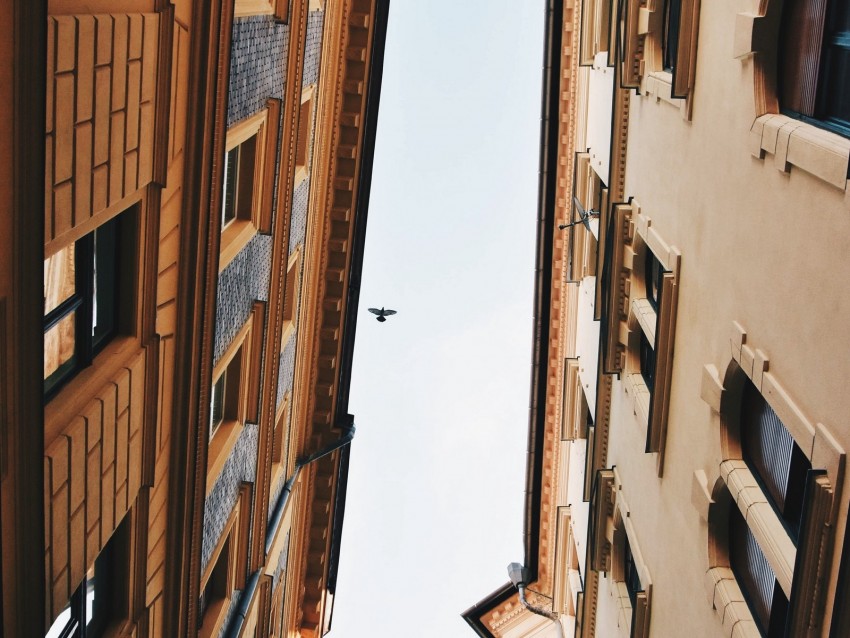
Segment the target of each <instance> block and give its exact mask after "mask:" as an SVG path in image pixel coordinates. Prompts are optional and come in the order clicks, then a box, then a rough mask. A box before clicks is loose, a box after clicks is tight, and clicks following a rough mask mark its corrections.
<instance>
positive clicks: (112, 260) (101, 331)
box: [44, 215, 124, 399]
mask: <svg viewBox="0 0 850 638" xmlns="http://www.w3.org/2000/svg"><path fill="white" fill-rule="evenodd" d="M123 217H124V215H120V216H118V217H114V218H113V219H111V220H110V221H108V222H106V223H105V224H103V225H102V226H100V227H99V228H97V229H96V230H94V231H93V232H91V233H89V234H88V235H86V236H85V237H82V238H81V239H79V240H77V241H76V243H74V244H73V245H72V246H68V247H66V248H64V249H63V250H62V251H60V252H59V253H57V254H56V255H53V256H51V257H49V258H48V259H47V260H45V272H46V277H45V294H44V300H45V311H46V313H45V315H44V347H45V370H44V394H45V398H48V399H49V398H51V397H52V396H53V395H54V394H55V393H56V392H57V391H58V390H59V389H60V388H61V387H62V385H64V384H65V383H66V382H68V381H69V380H70V379H71V378H72V377H73V376H74V375H75V374H76V373H77V372H78V371H79V370H81V369H82V368H85V367H86V366H89V365H91V362H92V360H93V359H94V357H95V355H96V354H97V353H98V352H100V351H101V350H102V349H103V347H104V346H105V345H106V344H107V343H108V342H109V341H110V339H112V337H113V336H114V335H115V334H116V332H117V330H118V308H119V305H120V304H119V280H120V276H121V273H120V259H119V256H120V249H121V245H120V244H121V240H120V235H121V225H122V223H123V222H122V218H123ZM57 260H58V261H60V262H61V261H64V263H62V264H57V263H56V261H57ZM65 291H67V292H68V294H67V296H66V295H65V294H64V292H65ZM59 297H61V298H62V299H61V301H59V299H58V298H59ZM57 301H58V303H56V302H57Z"/></svg>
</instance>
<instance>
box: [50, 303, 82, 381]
mask: <svg viewBox="0 0 850 638" xmlns="http://www.w3.org/2000/svg"><path fill="white" fill-rule="evenodd" d="M76 319H77V316H76V314H74V313H71V314H70V315H68V316H66V317H65V318H63V319H62V320H61V321H60V322H59V323H57V324H56V325H55V326H53V327H52V328H51V329H50V330H48V331H47V332H45V333H44V380H45V383H46V385H49V386H52V385H55V383H56V382H57V381H58V380H60V379H61V378H62V377H63V376H64V375H65V373H66V372H67V371H68V370H69V369H72V368H73V365H74V354H75V342H76V334H75V333H76Z"/></svg>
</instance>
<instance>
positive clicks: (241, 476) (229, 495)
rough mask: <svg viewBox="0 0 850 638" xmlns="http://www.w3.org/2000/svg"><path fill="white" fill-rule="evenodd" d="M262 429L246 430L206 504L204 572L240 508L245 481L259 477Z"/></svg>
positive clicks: (252, 426)
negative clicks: (258, 457) (229, 519)
mask: <svg viewBox="0 0 850 638" xmlns="http://www.w3.org/2000/svg"><path fill="white" fill-rule="evenodd" d="M258 435H259V426H257V425H253V424H250V423H249V424H248V425H246V426H245V427H244V429H243V430H242V433H241V434H240V435H239V438H238V439H237V441H236V445H235V446H234V448H233V452H232V453H231V455H230V457H229V458H228V459H227V461H226V462H225V464H224V468H223V469H222V470H221V474H220V475H219V477H218V480H217V481H216V483H215V486H214V487H213V489H212V491H211V492H210V494H209V496H207V500H206V501H205V502H204V541H203V544H202V546H201V573H203V571H204V570H205V569H206V568H207V565H208V564H209V561H210V557H211V556H212V552H213V550H214V549H215V546H216V544H217V543H218V540H219V538H220V537H221V532H222V531H223V530H224V524H225V523H227V519H228V518H229V517H230V513H231V512H232V511H233V506H234V505H236V499H237V498H238V496H239V486H240V485H241V483H242V481H247V482H249V483H253V482H254V481H255V480H256V476H257V438H258Z"/></svg>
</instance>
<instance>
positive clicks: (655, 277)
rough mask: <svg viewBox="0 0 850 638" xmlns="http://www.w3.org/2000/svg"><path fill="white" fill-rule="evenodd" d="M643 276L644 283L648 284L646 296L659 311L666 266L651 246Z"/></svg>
mask: <svg viewBox="0 0 850 638" xmlns="http://www.w3.org/2000/svg"><path fill="white" fill-rule="evenodd" d="M643 276H644V284H645V285H646V298H647V300H648V301H649V303H650V305H652V307H653V308H655V311H656V312H658V306H659V304H660V303H661V287H662V285H663V283H664V268H663V267H662V266H661V262H660V261H658V260H657V259H656V258H655V255H653V254H652V251H651V250H649V248H647V249H646V261H645V263H644V275H643Z"/></svg>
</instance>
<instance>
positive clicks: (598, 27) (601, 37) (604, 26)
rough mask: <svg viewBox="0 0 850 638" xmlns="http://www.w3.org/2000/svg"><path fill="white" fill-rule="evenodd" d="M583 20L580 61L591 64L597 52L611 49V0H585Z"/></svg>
mask: <svg viewBox="0 0 850 638" xmlns="http://www.w3.org/2000/svg"><path fill="white" fill-rule="evenodd" d="M581 20H582V24H581V48H580V50H579V54H580V56H581V61H580V63H581V64H582V65H584V66H589V65H592V64H593V59H594V58H595V57H596V54H598V53H601V52H605V51H609V50H611V47H610V42H609V40H610V38H611V0H585V2H584V7H583V10H582V16H581Z"/></svg>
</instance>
